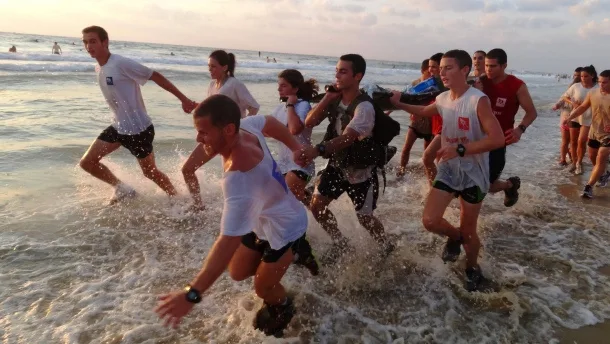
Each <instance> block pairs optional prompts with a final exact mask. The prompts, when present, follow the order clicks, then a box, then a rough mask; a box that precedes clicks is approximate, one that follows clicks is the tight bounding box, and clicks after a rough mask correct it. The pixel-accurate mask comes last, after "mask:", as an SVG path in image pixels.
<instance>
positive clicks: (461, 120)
mask: <svg viewBox="0 0 610 344" xmlns="http://www.w3.org/2000/svg"><path fill="white" fill-rule="evenodd" d="M458 128H460V130H465V131H468V130H470V118H468V117H458Z"/></svg>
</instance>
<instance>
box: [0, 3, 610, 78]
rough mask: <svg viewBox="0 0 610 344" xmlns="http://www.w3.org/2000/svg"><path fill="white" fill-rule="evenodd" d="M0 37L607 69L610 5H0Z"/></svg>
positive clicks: (555, 70) (529, 67)
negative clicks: (94, 29)
mask: <svg viewBox="0 0 610 344" xmlns="http://www.w3.org/2000/svg"><path fill="white" fill-rule="evenodd" d="M0 9H2V10H1V11H0V31H4V32H19V33H35V34H47V35H60V36H68V37H79V35H80V30H81V29H82V28H83V27H85V26H89V25H93V24H95V25H100V26H103V27H104V28H106V30H107V31H108V32H109V34H110V39H111V41H112V39H117V40H127V41H142V42H154V43H167V44H184V45H194V46H205V47H214V48H224V49H246V50H255V51H257V50H262V51H276V52H285V53H299V54H314V55H328V56H339V55H342V54H345V53H360V54H362V55H363V56H364V57H365V58H373V59H383V60H393V61H407V62H419V61H421V60H423V59H424V58H427V57H429V56H431V55H432V54H434V53H436V52H443V51H447V50H450V49H464V50H466V51H468V52H471V53H472V52H474V51H475V50H479V49H480V50H485V51H488V50H490V49H492V48H497V47H500V48H503V49H504V50H506V52H507V53H508V64H509V68H511V69H518V70H529V71H541V72H552V73H558V72H564V73H570V72H571V71H572V70H573V69H574V68H575V67H577V66H581V65H588V64H591V63H592V64H594V65H595V66H596V68H597V69H598V70H600V71H601V70H604V69H610V59H609V58H608V57H609V56H610V44H608V43H609V40H610V0H368V1H365V0H172V1H167V0H0Z"/></svg>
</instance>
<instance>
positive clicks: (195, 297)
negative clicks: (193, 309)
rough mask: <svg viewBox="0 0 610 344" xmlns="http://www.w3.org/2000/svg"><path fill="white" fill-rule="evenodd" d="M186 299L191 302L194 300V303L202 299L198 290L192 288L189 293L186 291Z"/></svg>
mask: <svg viewBox="0 0 610 344" xmlns="http://www.w3.org/2000/svg"><path fill="white" fill-rule="evenodd" d="M186 299H187V300H189V301H190V302H194V303H197V302H199V301H200V300H201V298H200V297H199V295H197V292H195V291H192V290H190V291H189V292H188V293H186Z"/></svg>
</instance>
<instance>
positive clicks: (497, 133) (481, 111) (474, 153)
mask: <svg viewBox="0 0 610 344" xmlns="http://www.w3.org/2000/svg"><path fill="white" fill-rule="evenodd" d="M471 68H472V60H471V59H470V55H469V54H468V53H467V52H465V51H463V50H451V51H448V52H446V53H445V54H444V56H443V59H442V60H441V79H442V81H443V84H445V86H446V87H448V88H449V91H447V92H443V93H441V94H440V95H439V96H438V97H437V98H436V102H435V103H434V104H431V105H428V106H415V105H407V104H402V103H400V92H396V91H395V92H394V95H393V97H392V102H393V103H394V105H395V106H396V107H398V108H400V109H402V110H404V111H407V112H409V113H411V114H414V115H416V116H427V117H431V116H433V115H434V114H436V113H438V114H440V115H441V116H442V117H443V130H442V132H441V137H442V148H441V150H440V151H439V152H438V155H439V156H440V162H439V164H438V173H437V175H436V179H435V180H434V183H433V184H432V185H433V187H432V189H431V190H430V194H428V198H427V200H426V205H425V207H424V213H423V217H422V222H423V224H424V227H425V228H426V229H427V230H428V231H430V232H433V233H436V234H440V235H444V236H447V237H448V240H447V244H446V245H445V249H444V250H443V254H442V259H443V261H445V262H447V261H452V262H455V261H456V260H457V259H458V257H459V255H460V252H461V246H462V245H463V246H464V249H465V251H466V283H465V285H464V288H466V289H467V290H468V291H477V290H480V289H479V287H480V286H481V283H482V282H483V281H484V280H485V279H484V277H483V275H482V274H481V269H480V268H479V265H478V263H477V258H478V255H479V249H480V247H481V243H480V241H479V237H478V235H477V220H478V218H479V212H480V210H481V206H482V202H483V198H485V194H486V193H487V192H488V191H489V161H488V152H489V151H491V150H494V149H496V148H499V147H502V146H503V145H504V135H503V134H502V129H501V128H500V123H499V122H498V120H497V119H496V117H495V116H494V114H493V112H492V110H491V104H490V102H489V98H487V96H486V95H485V94H483V93H482V92H481V91H479V90H477V89H475V88H474V87H470V86H468V84H467V83H466V78H467V76H468V74H469V73H470V69H471ZM455 197H459V198H460V206H461V214H462V216H461V218H460V225H459V227H455V226H453V225H451V224H450V223H449V222H448V221H447V220H445V219H444V218H443V215H444V213H445V210H446V209H447V206H448V205H449V203H451V200H452V199H453V198H455Z"/></svg>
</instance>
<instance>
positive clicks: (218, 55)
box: [210, 50, 235, 76]
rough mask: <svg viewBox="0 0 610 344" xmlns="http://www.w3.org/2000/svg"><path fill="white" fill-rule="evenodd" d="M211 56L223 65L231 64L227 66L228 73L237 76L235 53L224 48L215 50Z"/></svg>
mask: <svg viewBox="0 0 610 344" xmlns="http://www.w3.org/2000/svg"><path fill="white" fill-rule="evenodd" d="M210 57H211V58H213V59H214V60H216V62H218V64H220V65H221V66H223V67H224V66H229V67H227V75H228V76H235V55H233V53H227V52H226V51H224V50H214V51H212V53H211V54H210Z"/></svg>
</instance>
